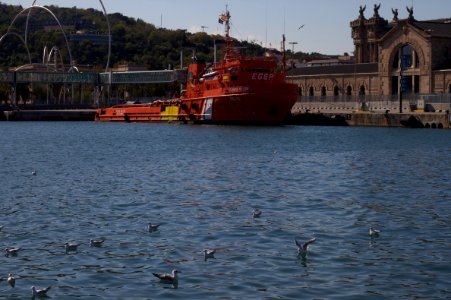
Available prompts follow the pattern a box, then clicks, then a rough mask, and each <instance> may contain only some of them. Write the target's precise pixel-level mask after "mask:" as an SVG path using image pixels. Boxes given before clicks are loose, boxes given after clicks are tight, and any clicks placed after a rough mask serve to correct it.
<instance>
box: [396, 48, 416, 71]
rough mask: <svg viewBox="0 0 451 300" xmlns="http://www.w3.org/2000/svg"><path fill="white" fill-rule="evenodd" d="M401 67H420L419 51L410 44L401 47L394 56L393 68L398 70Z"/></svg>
mask: <svg viewBox="0 0 451 300" xmlns="http://www.w3.org/2000/svg"><path fill="white" fill-rule="evenodd" d="M401 67H402V69H403V70H405V69H410V68H419V67H420V60H419V58H418V55H417V52H416V51H415V50H414V49H413V47H412V46H411V45H409V44H407V45H404V46H402V47H401V48H399V50H398V51H397V52H396V53H395V56H394V58H393V64H392V68H393V69H394V70H398V69H399V68H401Z"/></svg>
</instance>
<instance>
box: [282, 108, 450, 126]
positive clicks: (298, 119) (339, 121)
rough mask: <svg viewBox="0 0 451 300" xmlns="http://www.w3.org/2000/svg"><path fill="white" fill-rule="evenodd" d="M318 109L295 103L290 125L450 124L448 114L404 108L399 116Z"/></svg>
mask: <svg viewBox="0 0 451 300" xmlns="http://www.w3.org/2000/svg"><path fill="white" fill-rule="evenodd" d="M318 107H320V105H318V104H313V105H312V106H311V107H309V106H305V104H304V105H302V106H300V105H299V103H296V104H295V105H294V106H293V109H292V111H291V113H292V120H291V123H292V124H297V125H334V126H368V127H414V128H450V122H451V119H450V113H449V111H447V110H446V111H445V110H439V111H435V112H421V111H411V110H410V109H409V108H408V107H406V108H405V110H403V112H402V113H399V112H396V111H394V110H390V109H386V110H371V111H369V110H368V111H364V110H353V109H346V108H343V107H339V106H338V107H329V108H327V109H324V110H318V109H317V108H318ZM310 108H311V109H310Z"/></svg>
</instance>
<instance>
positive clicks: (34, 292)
mask: <svg viewBox="0 0 451 300" xmlns="http://www.w3.org/2000/svg"><path fill="white" fill-rule="evenodd" d="M50 288H51V286H49V287H47V288H45V289H37V288H35V287H34V286H32V287H31V292H32V297H33V298H34V297H36V296H37V297H47V292H48V291H49V290H50Z"/></svg>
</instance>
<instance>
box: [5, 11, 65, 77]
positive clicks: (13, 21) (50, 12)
mask: <svg viewBox="0 0 451 300" xmlns="http://www.w3.org/2000/svg"><path fill="white" fill-rule="evenodd" d="M33 8H39V9H43V10H45V11H46V12H48V13H49V14H50V15H51V16H52V17H53V18H54V19H55V21H56V22H57V23H58V26H59V27H60V29H61V32H62V33H63V36H64V40H65V41H66V47H67V51H68V52H69V60H70V68H71V69H72V68H73V63H74V62H73V59H72V53H71V51H70V46H69V41H68V39H67V35H66V33H65V32H64V29H63V26H62V25H61V23H60V21H59V20H58V18H57V17H56V16H55V14H54V13H53V12H52V11H51V10H50V9H48V8H47V7H45V6H40V5H33V6H30V7H27V8H25V9H23V10H22V11H21V12H19V13H18V14H17V15H16V16H15V17H14V19H13V20H12V22H11V24H10V25H9V27H8V31H7V32H10V30H11V28H12V26H13V25H14V23H15V22H16V20H17V18H18V17H19V16H20V15H22V14H23V13H24V12H26V11H31V9H33Z"/></svg>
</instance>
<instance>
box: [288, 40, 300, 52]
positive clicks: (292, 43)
mask: <svg viewBox="0 0 451 300" xmlns="http://www.w3.org/2000/svg"><path fill="white" fill-rule="evenodd" d="M288 44H290V45H291V52H292V53H293V54H294V45H297V44H298V42H289V43H288Z"/></svg>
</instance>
